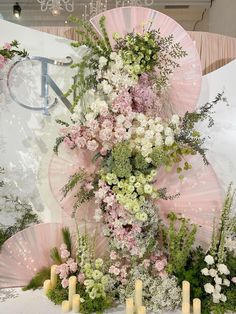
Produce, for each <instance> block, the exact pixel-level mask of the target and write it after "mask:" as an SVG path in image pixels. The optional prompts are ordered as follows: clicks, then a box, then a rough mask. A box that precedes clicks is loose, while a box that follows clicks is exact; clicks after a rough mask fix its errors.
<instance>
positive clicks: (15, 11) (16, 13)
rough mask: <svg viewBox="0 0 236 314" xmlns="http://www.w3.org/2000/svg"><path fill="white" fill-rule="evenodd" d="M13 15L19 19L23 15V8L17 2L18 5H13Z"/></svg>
mask: <svg viewBox="0 0 236 314" xmlns="http://www.w3.org/2000/svg"><path fill="white" fill-rule="evenodd" d="M13 15H14V16H15V17H16V18H17V19H19V18H20V15H21V7H20V5H19V3H18V2H16V4H14V5H13Z"/></svg>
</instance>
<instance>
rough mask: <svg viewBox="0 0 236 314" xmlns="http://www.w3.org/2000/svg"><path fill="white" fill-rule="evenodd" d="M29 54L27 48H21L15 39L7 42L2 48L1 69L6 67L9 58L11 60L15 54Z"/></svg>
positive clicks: (0, 55)
mask: <svg viewBox="0 0 236 314" xmlns="http://www.w3.org/2000/svg"><path fill="white" fill-rule="evenodd" d="M27 55H28V53H27V51H26V50H25V49H23V50H20V49H19V43H18V41H16V40H13V41H12V42H11V43H5V44H4V45H3V47H2V48H0V70H1V69H2V68H3V67H4V65H5V64H6V62H7V61H8V60H11V59H12V58H13V57H15V56H20V57H23V58H24V57H26V56H27Z"/></svg>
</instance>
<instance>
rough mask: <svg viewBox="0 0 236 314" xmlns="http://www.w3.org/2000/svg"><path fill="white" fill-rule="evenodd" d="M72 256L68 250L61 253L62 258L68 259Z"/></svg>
mask: <svg viewBox="0 0 236 314" xmlns="http://www.w3.org/2000/svg"><path fill="white" fill-rule="evenodd" d="M69 256H70V252H69V251H67V250H62V251H61V258H68V257H69Z"/></svg>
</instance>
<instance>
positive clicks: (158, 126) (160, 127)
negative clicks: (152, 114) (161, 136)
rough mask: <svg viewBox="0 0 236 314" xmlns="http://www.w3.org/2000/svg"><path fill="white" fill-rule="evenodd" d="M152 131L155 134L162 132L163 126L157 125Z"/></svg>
mask: <svg viewBox="0 0 236 314" xmlns="http://www.w3.org/2000/svg"><path fill="white" fill-rule="evenodd" d="M154 129H155V131H156V132H162V131H163V129H164V127H163V125H161V124H159V123H158V124H157V125H155V127H154Z"/></svg>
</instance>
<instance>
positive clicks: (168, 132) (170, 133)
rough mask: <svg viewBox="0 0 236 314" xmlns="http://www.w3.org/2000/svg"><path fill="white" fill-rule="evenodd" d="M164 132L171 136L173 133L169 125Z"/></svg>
mask: <svg viewBox="0 0 236 314" xmlns="http://www.w3.org/2000/svg"><path fill="white" fill-rule="evenodd" d="M164 133H165V135H166V136H172V135H173V130H172V129H171V128H169V127H166V128H165V131H164Z"/></svg>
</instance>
